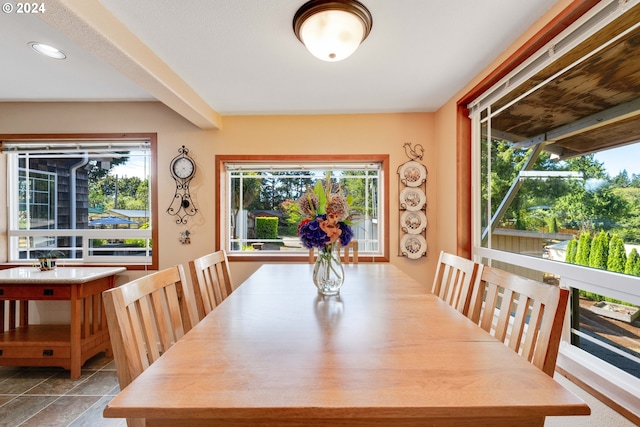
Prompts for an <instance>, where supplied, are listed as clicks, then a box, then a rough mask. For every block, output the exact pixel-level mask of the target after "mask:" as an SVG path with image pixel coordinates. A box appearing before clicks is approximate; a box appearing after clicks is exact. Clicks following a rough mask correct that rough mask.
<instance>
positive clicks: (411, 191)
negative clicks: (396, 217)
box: [400, 187, 427, 211]
mask: <svg viewBox="0 0 640 427" xmlns="http://www.w3.org/2000/svg"><path fill="white" fill-rule="evenodd" d="M426 203H427V196H426V195H425V194H424V191H422V189H421V188H413V187H407V188H405V189H404V190H402V191H401V192H400V206H401V207H402V209H406V210H408V211H420V210H422V209H423V208H424V206H425V205H426Z"/></svg>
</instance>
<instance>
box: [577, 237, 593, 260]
mask: <svg viewBox="0 0 640 427" xmlns="http://www.w3.org/2000/svg"><path fill="white" fill-rule="evenodd" d="M590 251H591V234H590V233H588V232H587V233H582V234H580V239H578V251H577V253H576V264H578V265H586V266H588V265H589V252H590Z"/></svg>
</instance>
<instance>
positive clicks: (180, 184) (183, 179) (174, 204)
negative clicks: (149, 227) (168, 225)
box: [167, 145, 198, 224]
mask: <svg viewBox="0 0 640 427" xmlns="http://www.w3.org/2000/svg"><path fill="white" fill-rule="evenodd" d="M178 153H179V154H178V155H177V156H176V157H174V158H173V159H172V160H171V163H170V164H169V171H170V172H171V177H172V178H173V180H174V181H175V183H176V190H175V193H174V195H173V199H172V200H171V204H170V205H169V208H168V209H167V213H168V214H169V215H175V216H176V217H177V218H176V224H186V223H187V218H188V217H190V216H194V215H195V214H196V213H198V209H197V208H196V207H195V205H194V204H193V200H192V199H191V193H190V191H189V183H190V182H191V180H192V179H193V177H194V176H195V174H196V163H195V162H194V161H193V159H192V158H191V157H190V156H189V150H188V149H187V148H185V146H184V145H183V146H182V148H180V149H179V150H178Z"/></svg>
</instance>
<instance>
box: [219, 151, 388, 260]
mask: <svg viewBox="0 0 640 427" xmlns="http://www.w3.org/2000/svg"><path fill="white" fill-rule="evenodd" d="M349 161H353V162H380V163H381V165H382V169H381V170H382V175H383V176H382V184H381V189H382V191H383V195H382V200H383V202H384V206H383V207H382V211H383V213H384V235H383V239H384V242H383V245H382V256H376V257H373V256H363V255H362V254H360V255H359V256H358V260H359V262H389V204H390V200H389V155H388V154H345V155H320V154H319V155H305V156H300V155H295V156H292V155H217V156H216V160H215V162H216V166H215V173H216V179H218V180H219V179H220V176H221V173H222V172H223V171H224V164H225V163H227V162H230V163H233V162H259V163H263V164H264V163H265V162H267V163H268V162H274V163H275V162H299V163H313V162H322V163H325V162H349ZM220 185H221V184H220V183H219V184H218V188H216V201H215V204H216V208H215V209H216V213H217V215H218V218H221V216H222V215H224V213H223V212H222V209H223V205H222V203H221V200H220V198H221V192H220V191H219V186H220ZM220 223H221V221H216V250H220V248H221V236H222V234H221V229H220ZM229 258H230V260H231V261H249V262H294V261H295V262H300V261H304V262H308V259H309V257H308V256H307V255H305V254H296V255H292V256H281V255H278V256H270V255H264V256H255V255H252V256H246V255H245V256H243V255H236V254H230V255H229Z"/></svg>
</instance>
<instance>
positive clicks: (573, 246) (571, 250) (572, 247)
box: [564, 238, 578, 264]
mask: <svg viewBox="0 0 640 427" xmlns="http://www.w3.org/2000/svg"><path fill="white" fill-rule="evenodd" d="M577 252H578V240H577V239H575V238H574V239H571V240H569V243H567V254H566V255H565V258H564V262H568V263H569V264H575V263H576V255H577Z"/></svg>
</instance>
